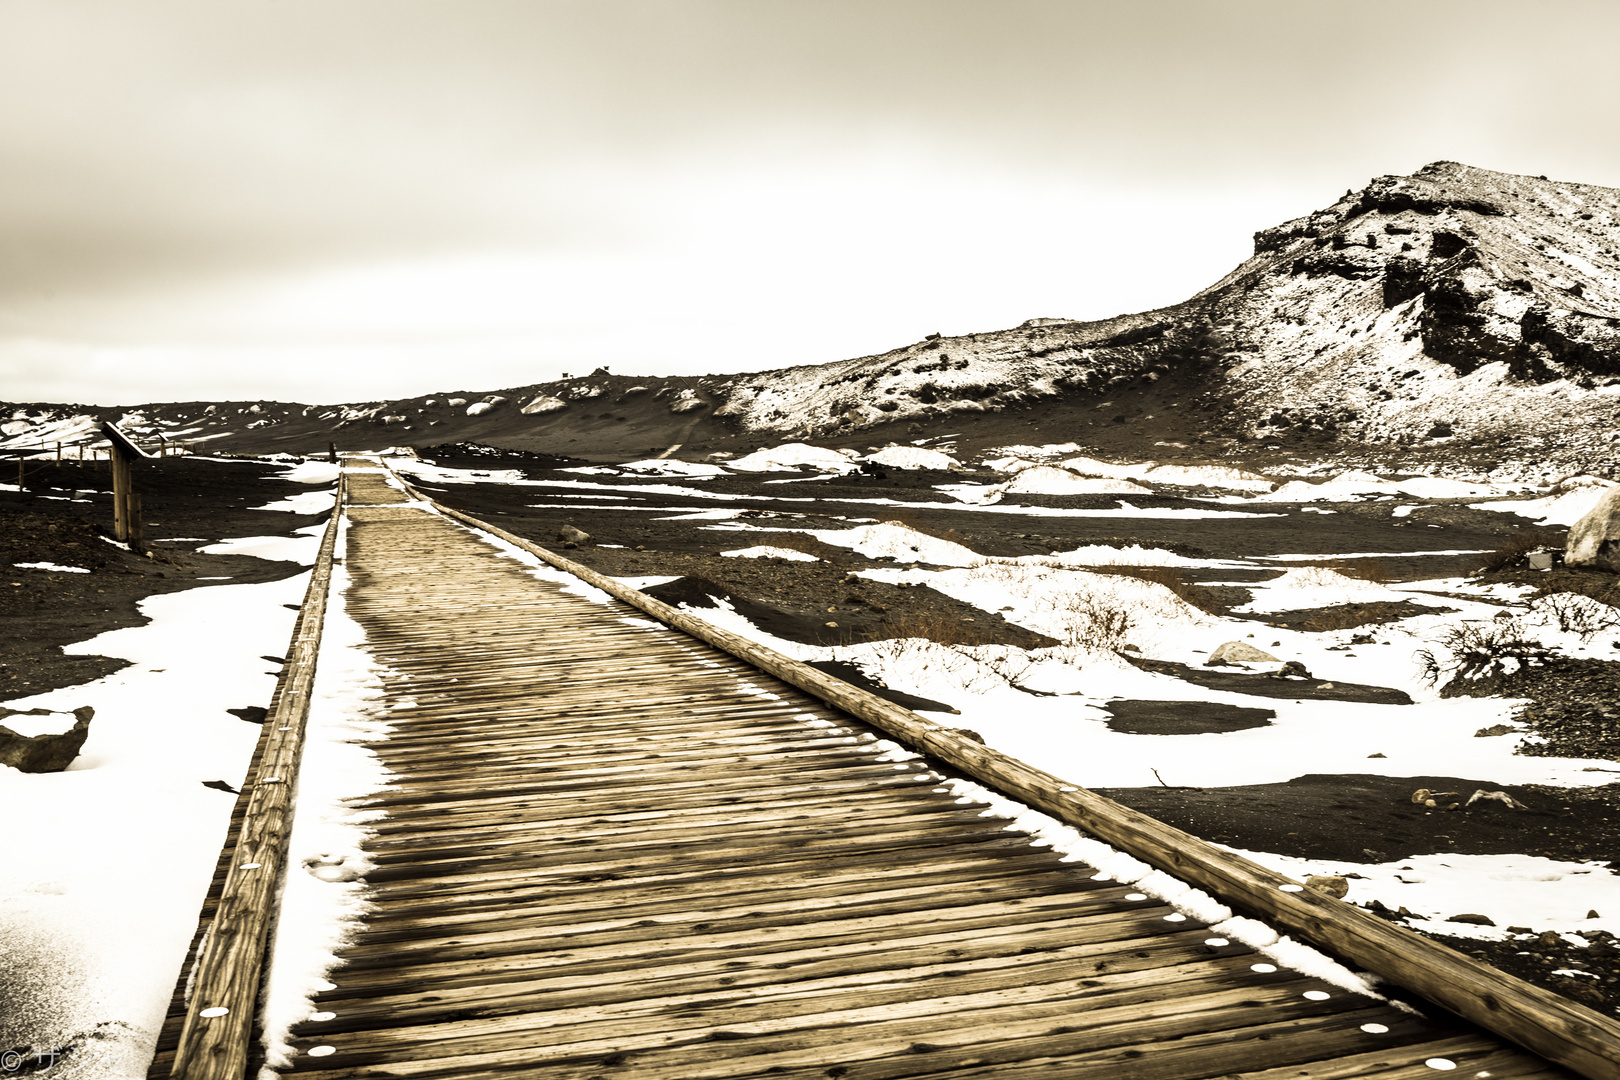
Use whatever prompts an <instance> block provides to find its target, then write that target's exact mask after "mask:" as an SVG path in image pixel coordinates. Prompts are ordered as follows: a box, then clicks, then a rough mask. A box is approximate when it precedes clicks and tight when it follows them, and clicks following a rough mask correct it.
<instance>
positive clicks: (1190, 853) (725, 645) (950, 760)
mask: <svg viewBox="0 0 1620 1080" xmlns="http://www.w3.org/2000/svg"><path fill="white" fill-rule="evenodd" d="M396 476H397V474H396ZM398 479H399V480H400V483H402V484H403V485H404V486H405V490H406V491H407V492H408V493H409V494H410V495H411V496H412V497H413V498H415V499H419V500H421V501H422V502H424V503H426V504H428V505H430V506H432V507H433V508H434V509H435V510H437V511H439V512H440V513H442V514H444V515H445V516H446V517H448V518H451V519H452V520H455V521H459V522H462V523H463V524H465V525H469V526H471V527H473V528H476V529H479V530H482V531H484V532H487V533H489V534H491V535H493V536H498V537H500V538H501V539H502V540H505V541H506V542H507V543H509V544H512V545H514V546H516V547H518V548H521V549H522V550H524V551H527V552H529V553H530V554H532V555H534V556H536V557H537V558H539V559H541V560H543V561H544V562H546V563H548V564H549V565H551V566H553V567H555V568H557V569H558V570H562V571H564V572H566V573H569V574H572V575H574V576H575V577H578V578H580V579H581V580H583V581H585V582H586V583H588V584H590V585H593V586H595V587H596V588H598V589H601V590H602V591H603V592H605V593H607V594H609V595H610V596H613V597H615V598H616V599H619V600H622V601H624V602H625V603H627V604H629V605H630V606H631V607H634V608H636V609H637V610H639V611H641V612H643V613H645V614H647V615H649V616H651V617H652V618H654V619H657V620H658V621H659V622H662V623H665V624H666V625H669V626H671V627H674V628H675V629H677V630H680V631H682V632H684V633H687V634H690V635H691V636H693V637H695V638H698V639H699V640H701V641H704V642H707V643H708V644H710V645H713V646H714V647H715V648H718V649H720V650H722V651H724V652H727V653H730V654H731V655H732V656H735V657H737V658H738V659H741V660H745V661H747V662H748V663H750V664H753V665H754V666H756V667H758V668H759V669H761V670H762V671H765V672H767V673H768V674H771V675H774V676H775V677H776V678H778V679H781V680H782V681H783V682H786V683H789V684H790V685H792V686H796V687H798V688H799V689H800V690H803V691H805V692H806V693H809V694H812V695H814V696H816V697H818V698H820V699H821V700H823V701H825V702H827V703H828V704H830V705H834V706H836V707H838V708H840V709H843V710H844V711H846V712H848V713H850V714H852V715H854V716H856V717H859V718H860V719H862V720H864V721H866V722H867V723H869V724H871V725H873V726H874V727H877V728H879V729H880V730H882V731H885V732H887V733H888V734H890V735H893V736H894V737H895V738H896V739H898V740H900V741H901V742H903V743H905V744H906V745H907V746H909V747H911V748H912V749H913V750H916V751H918V752H920V753H924V754H927V755H930V756H932V757H935V758H938V759H939V760H941V761H943V762H946V763H947V764H949V765H951V766H953V767H954V768H956V769H959V770H961V771H962V772H963V773H964V774H965V775H967V776H969V777H971V778H973V779H974V780H977V781H979V782H981V783H983V784H985V785H986V786H987V787H991V788H994V789H996V790H998V791H1001V792H1003V793H1005V794H1007V795H1010V796H1012V797H1013V798H1016V799H1018V800H1019V801H1021V802H1023V803H1025V804H1027V805H1029V806H1032V807H1034V808H1036V809H1038V810H1041V811H1042V812H1044V813H1047V814H1050V815H1052V816H1053V817H1055V818H1057V819H1058V820H1060V821H1063V822H1064V823H1066V824H1068V825H1072V826H1074V827H1076V828H1079V829H1082V830H1084V831H1085V832H1088V833H1090V834H1091V835H1093V836H1095V837H1097V838H1098V839H1100V840H1103V841H1104V842H1106V843H1108V844H1111V845H1113V846H1114V847H1116V848H1118V849H1119V850H1121V851H1123V852H1125V853H1126V854H1129V855H1132V856H1135V857H1136V858H1138V859H1141V860H1142V861H1144V862H1146V863H1149V864H1151V865H1152V866H1154V867H1156V868H1158V869H1160V870H1163V871H1165V872H1166V873H1169V874H1171V875H1173V876H1175V877H1177V878H1180V879H1181V880H1183V881H1186V882H1189V883H1190V884H1193V885H1196V886H1198V887H1199V888H1201V889H1204V890H1205V891H1207V892H1209V893H1211V894H1212V895H1214V896H1215V897H1217V898H1218V899H1220V900H1222V901H1224V902H1227V903H1231V904H1236V905H1238V906H1241V907H1244V908H1247V909H1249V910H1251V911H1253V912H1256V913H1258V914H1259V915H1261V916H1262V917H1264V918H1265V919H1267V920H1268V921H1270V922H1272V923H1273V924H1275V925H1276V926H1278V927H1280V928H1282V929H1285V930H1287V931H1288V932H1289V933H1292V934H1296V935H1298V936H1299V937H1300V938H1302V939H1304V940H1305V941H1307V942H1309V943H1310V944H1312V945H1315V946H1318V947H1320V948H1322V949H1324V950H1325V951H1327V952H1329V953H1332V954H1333V955H1335V956H1339V957H1342V958H1343V959H1345V960H1348V961H1350V962H1351V963H1353V964H1355V965H1357V966H1359V967H1361V968H1362V969H1364V970H1366V971H1368V972H1371V973H1372V974H1374V975H1377V976H1379V977H1381V978H1384V979H1387V980H1388V981H1389V982H1391V983H1394V984H1395V985H1396V986H1400V987H1402V988H1404V989H1406V990H1409V991H1412V992H1413V993H1415V994H1417V995H1419V996H1421V997H1423V998H1424V999H1426V1000H1428V1001H1431V1002H1433V1003H1435V1004H1436V1005H1439V1006H1441V1007H1443V1008H1445V1009H1447V1010H1449V1011H1451V1012H1453V1013H1455V1014H1457V1015H1458V1016H1461V1017H1462V1018H1463V1019H1465V1020H1468V1021H1470V1022H1472V1023H1474V1024H1478V1025H1479V1026H1480V1027H1482V1028H1485V1029H1486V1030H1488V1031H1491V1032H1494V1033H1495V1034H1497V1035H1500V1036H1502V1037H1503V1038H1505V1039H1509V1040H1511V1041H1512V1042H1515V1043H1517V1044H1518V1045H1520V1046H1523V1047H1525V1048H1527V1049H1529V1050H1531V1051H1534V1052H1535V1053H1537V1054H1540V1055H1541V1056H1542V1057H1544V1058H1546V1059H1547V1060H1549V1061H1553V1062H1556V1063H1558V1064H1560V1065H1563V1066H1565V1067H1566V1068H1569V1069H1571V1070H1573V1071H1574V1072H1576V1073H1578V1074H1580V1075H1581V1076H1584V1077H1588V1078H1589V1080H1620V1022H1617V1021H1616V1020H1614V1019H1612V1018H1610V1017H1607V1016H1604V1015H1603V1014H1601V1013H1599V1012H1596V1011H1594V1010H1592V1009H1588V1008H1586V1007H1585V1006H1583V1005H1579V1004H1577V1003H1575V1002H1573V1001H1570V1000H1569V999H1568V998H1565V997H1562V996H1560V995H1558V994H1554V993H1552V992H1551V991H1548V990H1543V989H1541V988H1540V987H1538V986H1534V985H1532V984H1530V983H1527V982H1525V981H1523V980H1522V979H1518V978H1515V977H1514V976H1512V975H1509V974H1507V973H1505V972H1502V971H1500V970H1498V969H1496V968H1494V967H1491V966H1489V965H1487V964H1483V963H1481V962H1480V961H1478V960H1475V959H1473V958H1472V957H1470V956H1466V955H1464V954H1463V953H1460V952H1458V951H1456V950H1455V949H1451V948H1448V947H1447V946H1445V945H1442V944H1440V943H1439V942H1436V941H1432V940H1430V939H1429V938H1426V937H1423V936H1421V935H1419V934H1416V933H1413V932H1412V931H1410V930H1407V929H1405V928H1404V927H1400V926H1396V925H1394V924H1392V923H1389V922H1386V921H1384V920H1383V919H1380V918H1378V917H1377V916H1374V915H1370V914H1368V913H1367V912H1365V911H1362V910H1361V909H1360V908H1357V907H1355V906H1353V905H1351V904H1346V903H1343V902H1342V901H1339V900H1336V899H1333V898H1331V897H1329V896H1327V895H1325V894H1323V893H1320V892H1316V891H1315V890H1311V889H1305V890H1302V891H1295V890H1298V889H1299V883H1298V882H1296V881H1294V880H1292V879H1291V878H1287V877H1284V876H1282V875H1281V874H1278V873H1276V872H1274V871H1272V870H1269V869H1267V868H1266V867H1263V866H1261V865H1259V864H1258V863H1255V862H1251V861H1250V860H1248V859H1245V858H1243V857H1242V856H1240V855H1236V854H1233V853H1232V852H1229V851H1225V850H1223V849H1221V848H1218V847H1216V846H1215V845H1213V844H1211V843H1208V842H1207V841H1204V840H1201V839H1199V838H1198V837H1196V836H1193V835H1192V834H1190V833H1186V832H1182V831H1181V830H1180V829H1177V828H1174V827H1173V826H1170V825H1166V824H1164V823H1163V822H1161V821H1157V820H1155V819H1154V818H1151V817H1148V816H1147V815H1146V814H1142V813H1140V812H1138V811H1136V810H1132V809H1131V808H1130V807H1128V806H1124V805H1122V804H1120V803H1117V802H1114V801H1113V800H1112V799H1108V798H1105V797H1103V796H1101V795H1098V794H1096V793H1095V792H1092V791H1088V790H1086V789H1085V788H1081V787H1077V786H1075V785H1074V784H1071V783H1069V782H1067V781H1065V780H1062V779H1061V778H1059V777H1056V776H1053V775H1052V774H1051V773H1048V772H1043V771H1042V770H1040V769H1036V768H1034V767H1033V766H1030V765H1028V764H1026V763H1024V762H1022V761H1020V760H1018V759H1017V758H1014V757H1010V756H1008V755H1006V754H1003V753H1000V752H999V751H996V750H993V749H991V748H989V747H987V746H983V745H981V744H979V743H976V742H974V741H972V740H971V739H966V738H963V737H962V736H960V735H957V734H955V733H954V732H953V731H952V730H951V729H949V728H946V727H943V726H941V725H939V724H936V723H934V722H933V721H931V720H929V719H927V718H926V717H923V716H919V715H918V714H916V713H914V712H912V711H911V710H910V709H906V708H903V707H901V706H899V705H895V704H894V703H892V702H890V701H887V700H885V699H884V698H881V697H878V696H877V695H876V694H873V693H871V692H869V691H866V690H862V689H860V688H859V687H856V686H853V685H851V684H849V683H846V682H844V681H842V680H840V679H837V678H834V677H833V676H830V675H827V674H825V673H824V672H821V671H818V670H817V669H815V668H813V667H811V666H809V665H808V664H805V663H802V662H800V661H798V660H793V659H790V658H789V657H786V656H783V655H782V654H781V653H778V652H775V651H774V650H771V649H768V648H766V647H764V646H762V645H758V644H756V643H754V642H752V641H749V640H748V639H746V638H744V637H741V636H739V635H737V634H734V633H731V632H730V631H728V630H723V629H721V628H719V627H717V626H715V625H713V624H712V623H708V622H705V621H703V620H702V619H699V618H695V617H694V616H691V615H688V614H686V613H685V612H682V611H680V610H678V609H676V608H673V607H671V606H670V605H668V604H665V603H662V602H661V601H658V600H655V599H653V598H652V597H650V596H648V595H647V594H646V593H643V592H641V591H640V590H639V589H634V588H631V587H630V586H628V585H625V584H624V583H622V582H619V581H615V580H614V579H613V578H610V577H608V576H606V575H604V574H601V573H598V572H597V571H595V570H592V569H591V568H590V567H588V566H584V565H582V564H580V563H576V562H574V561H572V560H570V559H566V558H563V557H562V556H561V555H558V554H556V553H554V552H551V551H548V550H547V549H545V548H543V547H541V546H540V545H538V544H536V543H534V542H533V541H531V540H527V539H525V538H523V537H521V536H518V535H516V534H515V533H510V532H507V531H506V530H505V529H502V528H500V527H498V526H495V525H491V524H489V523H488V522H485V521H481V520H480V519H478V518H475V517H473V516H472V515H471V514H465V513H462V512H461V511H459V510H456V509H454V508H452V507H449V506H445V505H444V504H442V503H440V502H438V501H437V500H435V499H433V498H430V497H429V496H427V495H425V494H423V493H422V492H420V491H419V490H418V489H416V488H415V487H413V486H412V485H411V484H410V482H409V481H407V480H405V479H404V478H403V477H398ZM177 1075H178V1074H177Z"/></svg>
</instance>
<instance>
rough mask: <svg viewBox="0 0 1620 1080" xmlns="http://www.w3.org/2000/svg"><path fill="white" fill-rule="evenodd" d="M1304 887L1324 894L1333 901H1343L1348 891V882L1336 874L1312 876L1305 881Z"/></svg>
mask: <svg viewBox="0 0 1620 1080" xmlns="http://www.w3.org/2000/svg"><path fill="white" fill-rule="evenodd" d="M1305 887H1306V888H1307V889H1314V890H1315V891H1317V892H1319V893H1325V894H1327V895H1328V896H1331V897H1333V899H1335V900H1343V899H1344V898H1345V895H1346V894H1347V893H1349V891H1350V882H1348V881H1346V880H1345V879H1344V878H1342V877H1339V876H1338V875H1337V874H1312V875H1311V876H1310V877H1308V878H1306V879H1305Z"/></svg>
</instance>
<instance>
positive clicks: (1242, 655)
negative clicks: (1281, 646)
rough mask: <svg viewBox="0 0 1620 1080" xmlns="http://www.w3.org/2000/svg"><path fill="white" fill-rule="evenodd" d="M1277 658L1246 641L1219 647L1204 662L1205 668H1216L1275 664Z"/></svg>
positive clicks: (1227, 643) (1228, 643)
mask: <svg viewBox="0 0 1620 1080" xmlns="http://www.w3.org/2000/svg"><path fill="white" fill-rule="evenodd" d="M1275 663H1277V658H1276V657H1275V656H1272V655H1271V654H1270V653H1268V652H1265V651H1264V650H1262V649H1257V648H1255V647H1254V646H1253V645H1250V644H1249V643H1248V642H1246V641H1228V642H1226V643H1225V644H1224V645H1217V646H1216V647H1215V651H1214V652H1212V653H1210V654H1209V659H1208V660H1205V661H1204V666H1205V667H1214V666H1215V665H1217V664H1275Z"/></svg>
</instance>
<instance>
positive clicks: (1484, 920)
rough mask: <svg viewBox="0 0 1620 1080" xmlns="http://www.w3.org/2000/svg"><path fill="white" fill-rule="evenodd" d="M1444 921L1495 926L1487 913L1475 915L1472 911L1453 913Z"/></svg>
mask: <svg viewBox="0 0 1620 1080" xmlns="http://www.w3.org/2000/svg"><path fill="white" fill-rule="evenodd" d="M1446 922H1459V923H1469V924H1470V925H1473V926H1495V925H1496V923H1495V922H1494V921H1493V920H1492V919H1491V918H1490V917H1489V916H1487V915H1475V914H1472V913H1469V914H1463V915H1453V916H1452V917H1451V918H1449V919H1447V920H1446Z"/></svg>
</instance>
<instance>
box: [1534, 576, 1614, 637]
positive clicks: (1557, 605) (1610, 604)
mask: <svg viewBox="0 0 1620 1080" xmlns="http://www.w3.org/2000/svg"><path fill="white" fill-rule="evenodd" d="M1617 604H1620V589H1617V588H1615V587H1613V586H1610V587H1609V589H1608V590H1607V591H1606V592H1605V593H1603V594H1601V595H1600V596H1598V597H1592V596H1585V595H1582V594H1580V593H1573V592H1556V593H1547V594H1544V595H1542V596H1538V597H1537V598H1536V599H1534V600H1532V601H1531V602H1530V609H1531V610H1532V611H1535V612H1536V613H1538V614H1541V615H1545V616H1547V618H1548V619H1549V620H1551V621H1552V623H1553V625H1554V626H1556V627H1558V629H1559V630H1561V631H1563V632H1564V633H1566V634H1575V635H1576V636H1578V637H1579V638H1580V639H1581V640H1582V641H1590V640H1592V638H1594V637H1596V636H1597V635H1599V634H1602V633H1607V632H1608V631H1610V630H1614V629H1616V628H1620V606H1616V605H1617Z"/></svg>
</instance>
